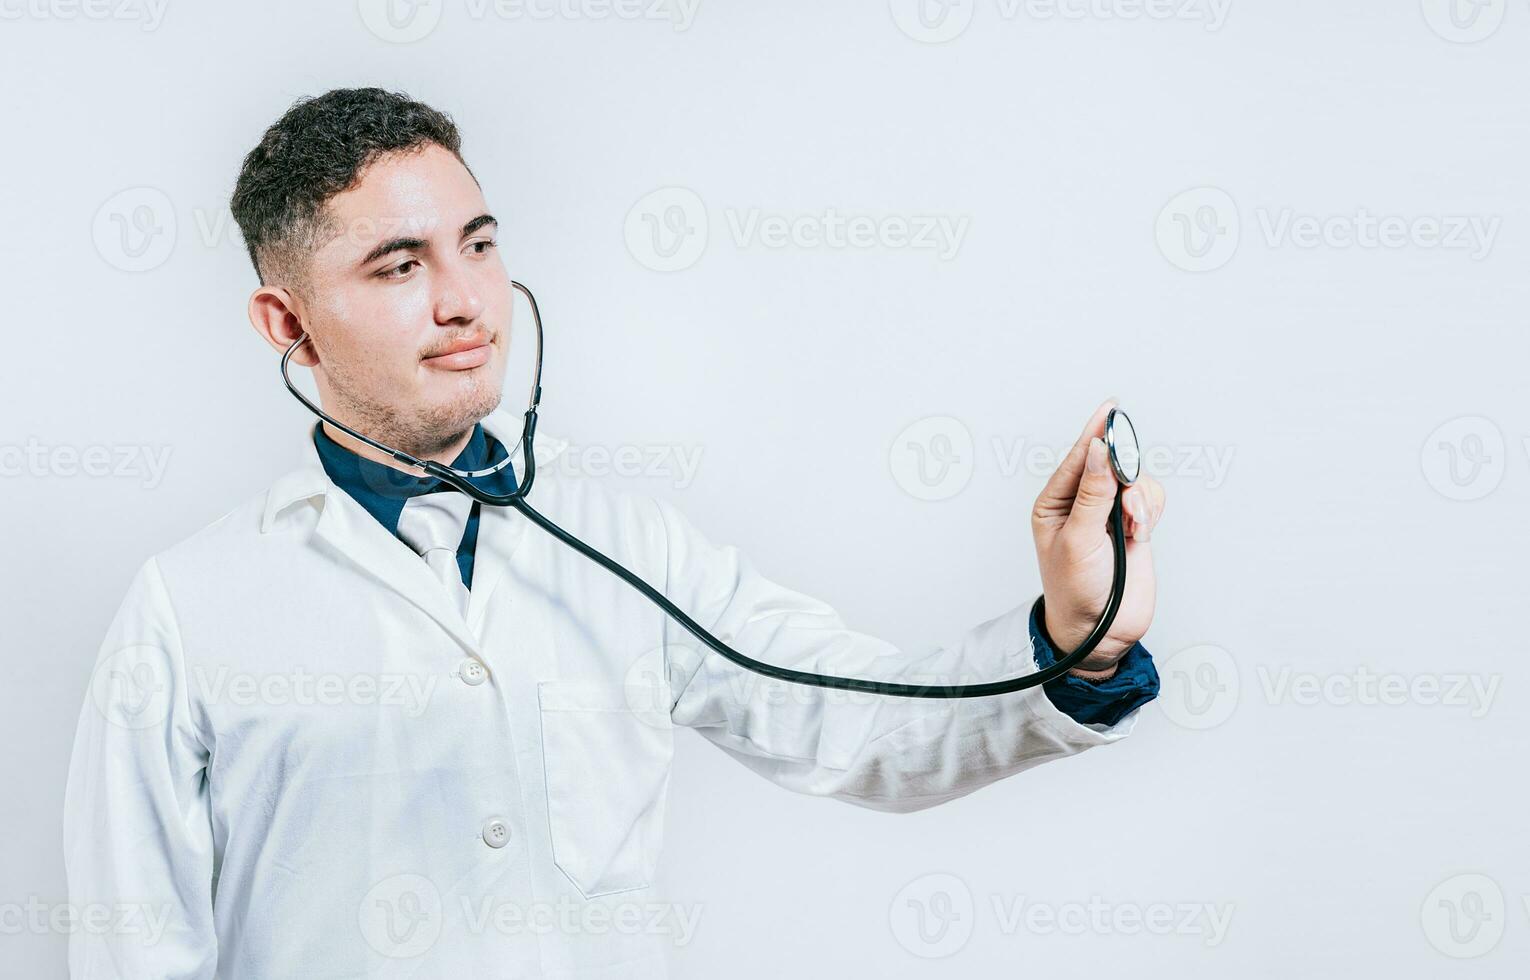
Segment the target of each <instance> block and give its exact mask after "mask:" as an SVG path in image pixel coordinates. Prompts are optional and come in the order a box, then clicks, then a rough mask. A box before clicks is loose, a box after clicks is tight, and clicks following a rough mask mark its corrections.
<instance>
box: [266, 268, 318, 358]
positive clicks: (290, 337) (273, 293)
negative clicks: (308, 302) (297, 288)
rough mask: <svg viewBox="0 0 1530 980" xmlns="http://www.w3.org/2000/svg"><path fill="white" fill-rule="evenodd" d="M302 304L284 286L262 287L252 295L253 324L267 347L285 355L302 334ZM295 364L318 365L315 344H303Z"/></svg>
mask: <svg viewBox="0 0 1530 980" xmlns="http://www.w3.org/2000/svg"><path fill="white" fill-rule="evenodd" d="M303 320H304V315H303V303H302V300H300V299H298V297H297V296H296V295H294V294H293V292H292V291H291V290H289V289H286V288H285V287H282V286H261V287H260V288H259V289H257V290H255V292H253V293H251V294H250V324H251V325H252V326H253V327H254V328H255V332H256V333H258V334H260V335H261V336H262V337H264V338H265V340H266V343H268V344H270V345H271V346H272V347H275V348H276V349H277V350H278V351H281V352H283V353H285V352H286V350H287V348H288V347H291V346H292V342H293V341H294V340H297V339H298V335H299V334H301V333H302V332H303ZM292 363H294V364H298V365H301V366H302V367H310V368H311V367H313V366H314V365H315V364H318V363H319V359H318V357H317V356H316V355H315V354H314V349H313V344H311V343H308V344H304V345H303V346H302V347H299V348H298V349H297V350H295V351H293V352H292Z"/></svg>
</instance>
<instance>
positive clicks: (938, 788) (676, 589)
mask: <svg viewBox="0 0 1530 980" xmlns="http://www.w3.org/2000/svg"><path fill="white" fill-rule="evenodd" d="M656 503H657V504H658V506H659V510H660V514H661V519H662V521H663V526H664V533H665V536H666V541H667V551H666V557H665V561H666V568H665V576H666V581H665V591H666V593H667V594H668V595H669V597H670V598H671V600H672V601H674V602H675V603H676V605H678V606H679V607H680V608H681V609H682V610H685V611H686V612H687V613H688V614H689V615H690V616H691V617H692V618H693V619H695V620H696V622H697V623H699V624H700V625H701V626H703V627H706V628H707V629H708V630H710V631H711V632H712V633H713V634H714V635H716V636H717V637H718V638H719V639H721V640H722V641H723V642H724V643H727V644H728V645H730V646H731V647H733V648H734V649H735V650H737V651H739V652H740V653H743V654H745V655H747V656H751V657H753V658H755V659H757V660H762V661H765V662H767V663H772V664H777V665H780V666H787V667H792V668H794V669H797V670H803V671H809V672H813V673H820V674H833V675H838V676H844V677H862V678H870V679H875V680H883V681H896V682H902V683H916V684H931V685H935V684H939V685H947V684H971V683H981V682H986V681H993V680H1000V679H1006V678H1011V677H1017V676H1020V675H1023V674H1029V673H1033V672H1035V671H1036V670H1037V669H1038V668H1037V665H1036V661H1035V659H1034V656H1033V650H1032V645H1031V635H1030V630H1029V616H1030V605H1031V603H1030V602H1029V601H1026V602H1024V603H1021V604H1020V605H1017V606H1015V607H1014V608H1013V609H1011V610H1009V611H1007V612H1005V613H1003V614H1002V615H999V616H998V617H996V618H994V619H991V620H988V621H987V622H984V623H981V624H979V625H977V626H975V627H972V628H971V629H968V630H966V631H965V632H962V633H960V634H959V635H958V636H956V637H955V638H954V639H953V640H952V641H951V642H949V643H947V644H945V645H943V646H940V647H939V648H938V649H935V650H934V651H931V652H928V653H924V654H920V655H913V654H907V653H904V652H901V651H900V650H899V649H898V648H897V647H895V646H893V645H892V644H891V643H888V642H885V641H883V640H880V639H877V638H875V637H872V636H868V635H866V634H864V633H858V632H855V631H853V630H850V629H848V628H847V627H846V625H845V623H844V622H843V621H842V620H841V618H840V616H839V615H838V614H837V613H836V612H835V610H834V609H832V608H831V607H830V606H828V605H826V604H825V603H823V602H820V601H818V600H816V599H813V598H810V597H808V596H806V595H803V594H801V593H798V592H794V591H792V590H790V589H787V588H784V587H782V586H780V585H777V584H775V583H774V582H771V581H769V580H768V579H766V578H764V577H763V576H762V575H761V574H760V573H759V572H758V571H757V570H756V569H755V568H754V566H753V565H752V564H751V563H750V561H749V560H748V559H747V558H746V557H745V556H744V555H742V554H741V553H740V552H739V551H738V549H737V548H735V547H732V546H725V547H719V546H716V545H714V544H712V543H711V542H710V541H709V540H708V539H707V538H706V537H705V536H703V535H702V534H701V533H700V532H699V531H698V530H697V529H696V528H695V527H694V526H692V525H691V524H690V522H689V521H688V520H687V519H686V518H685V517H684V516H683V515H682V514H680V513H679V511H678V510H676V509H675V508H674V507H673V506H671V505H669V504H668V503H666V502H664V501H656ZM888 584H889V586H890V587H896V586H897V583H896V581H895V580H894V579H893V578H891V577H889V579H888ZM664 643H665V652H666V664H667V671H668V677H669V683H670V696H671V698H672V701H671V704H672V707H671V710H670V716H671V719H672V720H673V722H674V723H675V724H678V725H685V726H688V727H691V728H694V729H696V730H697V731H699V732H700V733H701V734H702V735H703V736H705V737H706V738H707V739H709V740H710V741H712V742H713V743H714V744H716V745H718V746H719V747H721V748H722V749H723V750H724V751H725V752H727V753H728V754H730V755H732V756H733V757H734V758H736V759H738V760H739V761H740V762H742V763H743V764H744V765H746V766H748V767H749V768H751V769H753V770H755V771H756V772H758V773H760V774H761V775H763V776H765V777H766V778H768V779H770V780H772V781H773V782H775V783H777V784H779V785H781V786H784V787H786V788H787V789H790V790H793V791H795V792H799V793H806V794H811V795H817V796H827V797H832V798H836V799H840V800H843V801H846V802H849V803H853V804H856V805H858V806H863V807H868V808H871V809H875V810H885V811H892V812H909V811H914V810H922V809H926V808H928V807H932V806H935V805H937V804H940V803H943V802H946V801H948V800H952V799H956V798H957V797H960V796H965V795H966V794H968V793H971V792H973V791H974V790H976V789H978V788H980V787H982V786H985V785H987V784H988V783H991V782H993V781H995V780H998V779H1001V778H1003V777H1005V776H1008V775H1011V774H1013V773H1017V772H1021V771H1023V770H1026V769H1029V768H1031V767H1033V766H1036V765H1039V764H1041V763H1043V762H1048V761H1051V760H1053V759H1060V758H1063V757H1065V756H1069V755H1074V754H1076V753H1079V752H1082V751H1084V750H1085V749H1089V748H1092V747H1094V746H1097V745H1104V744H1107V743H1110V742H1114V741H1117V740H1119V739H1121V738H1123V737H1125V736H1126V735H1127V734H1129V733H1130V732H1131V730H1132V729H1133V728H1134V727H1135V725H1136V719H1137V714H1136V712H1133V713H1131V714H1129V715H1128V716H1126V717H1125V718H1123V719H1121V720H1120V721H1119V722H1117V723H1116V724H1114V725H1103V724H1083V723H1080V722H1077V721H1074V720H1073V719H1072V718H1070V717H1068V716H1067V715H1066V714H1064V713H1063V712H1062V711H1060V710H1058V709H1057V707H1056V706H1055V705H1053V704H1052V702H1051V701H1050V700H1049V699H1048V698H1047V696H1046V694H1045V693H1044V692H1043V691H1042V690H1041V688H1039V687H1032V688H1028V689H1026V690H1023V691H1016V692H1014V693H1011V694H1004V695H999V696H995V697H984V698H961V699H929V698H894V697H884V696H881V695H872V694H865V693H859V692H847V691H842V690H833V689H826V688H820V687H813V686H805V685H800V684H793V683H789V682H785V681H778V680H773V679H770V678H767V677H764V676H762V675H759V674H756V673H754V672H752V671H749V670H746V669H745V668H741V667H739V666H737V665H735V664H733V663H732V662H731V661H729V660H728V659H727V658H725V657H723V656H722V655H721V654H719V653H717V652H716V651H714V650H711V649H710V648H709V647H706V646H705V645H704V644H702V643H701V641H699V640H697V639H695V638H694V637H693V636H692V635H691V634H690V633H689V632H688V631H687V630H686V629H685V628H684V627H683V626H681V625H680V624H679V623H676V622H674V621H673V620H671V619H669V618H668V617H666V625H665V637H664Z"/></svg>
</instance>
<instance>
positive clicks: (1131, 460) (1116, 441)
mask: <svg viewBox="0 0 1530 980" xmlns="http://www.w3.org/2000/svg"><path fill="white" fill-rule="evenodd" d="M1105 448H1106V449H1107V450H1109V455H1110V468H1111V469H1112V470H1114V471H1115V473H1116V479H1117V480H1120V481H1121V483H1122V484H1123V485H1124V486H1128V487H1129V486H1131V485H1132V484H1133V483H1136V482H1137V477H1138V476H1139V475H1141V473H1142V452H1141V450H1140V449H1139V448H1138V447H1137V429H1136V427H1135V426H1133V425H1132V420H1131V419H1130V418H1128V417H1127V415H1126V413H1125V412H1123V411H1121V410H1120V409H1119V408H1112V409H1111V410H1110V414H1109V415H1107V416H1105Z"/></svg>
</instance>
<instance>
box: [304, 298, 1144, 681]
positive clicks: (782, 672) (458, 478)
mask: <svg viewBox="0 0 1530 980" xmlns="http://www.w3.org/2000/svg"><path fill="white" fill-rule="evenodd" d="M510 285H511V286H513V287H514V288H516V289H518V290H520V291H521V293H523V294H524V295H525V296H526V299H527V300H528V301H529V302H530V304H531V319H532V322H533V323H534V324H535V325H536V332H537V360H536V373H535V375H534V376H533V378H532V385H531V400H530V403H529V404H528V405H527V408H526V421H525V423H524V425H523V426H522V428H521V438H520V440H519V442H518V443H517V445H518V446H519V448H520V452H521V465H522V476H521V478H520V480H519V481H518V482H517V486H516V488H515V490H514V491H513V492H511V493H491V492H489V491H487V490H484V489H483V488H481V487H479V486H476V485H474V484H473V482H472V481H473V480H475V479H482V478H484V477H487V476H492V475H494V474H495V473H498V472H500V471H501V470H503V469H504V468H505V467H506V466H508V465H510V463H511V461H512V460H513V458H514V455H515V449H513V448H512V449H511V450H510V451H509V453H507V454H506V456H505V458H504V459H503V460H501V461H500V462H499V463H496V464H495V465H493V466H491V467H488V468H486V469H480V470H459V469H456V468H455V467H452V466H446V465H444V464H442V463H438V462H436V461H435V460H431V459H423V460H422V459H416V458H415V457H413V456H411V455H409V454H408V453H406V452H404V451H403V450H401V449H394V448H393V447H391V446H385V445H383V444H382V443H380V442H378V441H377V440H376V439H373V438H371V437H370V436H368V435H366V434H365V433H362V432H357V431H356V430H355V429H353V428H351V427H350V426H348V425H346V424H345V423H344V422H341V421H339V420H338V419H335V418H332V417H330V416H329V415H327V414H325V412H324V410H323V409H321V408H319V406H317V405H315V404H314V403H313V402H312V401H310V400H309V399H308V398H307V397H306V396H305V395H304V394H303V393H302V392H301V391H298V390H297V388H296V387H295V386H294V385H293V384H292V378H291V376H290V375H289V374H288V371H287V362H288V361H290V360H291V359H292V352H293V351H295V350H297V349H298V348H299V347H301V346H302V345H303V344H304V343H307V342H308V340H309V338H308V335H307V334H306V333H304V334H301V335H299V337H298V339H297V340H294V341H293V342H292V345H291V346H290V347H288V348H287V350H286V352H285V353H284V354H282V365H281V369H282V381H283V382H285V383H286V385H287V390H288V391H290V392H292V394H293V395H294V396H295V397H296V398H297V400H298V401H300V402H302V403H303V404H304V405H305V406H306V407H307V408H308V410H309V411H311V412H313V413H314V414H315V415H317V416H318V417H319V418H321V419H323V420H324V421H325V422H328V423H329V424H330V425H332V426H334V427H335V428H337V429H339V430H341V431H342V432H345V433H347V434H349V435H351V436H353V437H354V438H356V439H359V440H361V441H362V442H364V443H366V444H367V445H369V446H371V447H372V448H373V449H376V450H378V451H379V452H383V453H386V454H387V455H389V456H391V457H392V458H393V459H395V460H397V461H398V462H400V463H403V464H404V465H405V466H409V467H412V468H415V469H419V470H423V471H425V472H426V473H428V474H430V475H431V476H433V477H436V478H437V479H439V480H441V481H442V482H443V483H446V484H447V485H448V486H451V487H453V488H455V489H457V490H460V491H461V492H463V493H465V494H467V495H468V496H469V497H471V498H473V499H474V500H477V501H479V502H480V503H484V504H488V505H489V506H491V507H513V508H515V509H516V510H518V511H520V512H521V513H522V514H525V515H526V517H527V518H529V519H530V520H531V522H532V523H534V524H537V525H539V526H540V527H541V528H542V529H543V530H545V531H546V532H547V533H549V534H551V535H552V536H553V537H555V538H557V539H558V540H559V541H562V542H563V543H564V544H566V545H568V546H569V547H570V548H573V549H574V550H575V551H577V552H579V553H580V554H582V555H584V556H585V557H586V558H589V559H590V560H591V561H593V562H595V563H596V564H598V565H601V566H602V567H604V568H606V569H607V570H609V571H610V572H612V573H613V574H615V575H617V576H619V577H620V578H621V579H622V580H623V581H625V582H626V583H627V584H628V585H630V586H632V587H633V588H634V589H636V590H638V591H639V592H641V593H642V594H643V595H644V596H645V597H647V598H648V600H649V601H650V602H652V603H653V604H654V605H656V606H658V607H659V608H660V609H662V610H664V612H665V613H666V614H668V615H669V616H670V617H671V618H673V619H674V620H675V621H676V622H678V623H679V624H680V625H681V626H684V627H685V628H686V630H688V631H689V632H690V633H691V635H692V636H694V637H696V638H697V639H698V640H700V641H701V642H703V643H705V644H706V645H707V646H709V647H711V648H712V649H713V650H716V651H717V652H718V653H719V654H721V655H722V656H724V657H726V658H727V659H728V660H730V661H732V662H733V663H735V664H737V665H738V666H740V667H743V668H745V669H746V670H751V671H754V672H755V673H757V674H763V675H764V676H766V677H774V678H777V679H779V680H784V681H791V682H793V683H795V684H810V685H813V686H815V687H830V688H840V689H843V690H850V691H864V692H869V693H872V694H883V695H887V696H889V697H901V698H980V697H988V696H990V695H995V694H1009V693H1011V692H1013V691H1021V690H1024V689H1026V688H1028V687H1035V686H1036V685H1038V684H1045V683H1046V682H1047V681H1050V680H1053V679H1054V678H1057V677H1061V676H1062V675H1063V674H1065V673H1067V672H1068V671H1069V670H1071V669H1072V668H1073V667H1075V666H1076V665H1077V664H1078V663H1079V662H1080V661H1082V660H1083V659H1084V658H1085V657H1087V656H1088V655H1089V654H1090V652H1091V651H1093V650H1094V648H1095V647H1096V646H1098V645H1099V643H1100V641H1101V640H1103V639H1104V638H1105V634H1106V632H1107V631H1109V629H1110V624H1111V623H1112V622H1114V621H1115V618H1116V613H1117V612H1118V611H1119V610H1120V608H1121V597H1122V595H1123V594H1125V592H1126V531H1125V528H1124V527H1123V519H1122V507H1121V496H1122V494H1124V493H1125V492H1126V488H1127V487H1129V486H1131V485H1132V484H1133V483H1135V482H1136V480H1137V476H1138V473H1139V471H1140V468H1141V453H1140V452H1139V450H1138V443H1137V432H1136V429H1135V428H1134V427H1133V426H1132V422H1131V419H1129V418H1127V416H1126V413H1125V412H1122V411H1121V410H1120V409H1119V408H1113V409H1111V411H1110V414H1109V415H1108V416H1107V417H1106V419H1105V446H1106V449H1107V450H1108V451H1109V452H1108V456H1109V458H1110V467H1111V470H1112V471H1113V472H1114V474H1115V477H1116V482H1117V484H1118V485H1117V487H1116V499H1115V504H1114V505H1113V506H1112V507H1111V510H1110V532H1111V539H1112V548H1113V551H1114V553H1115V574H1114V576H1113V578H1112V580H1111V585H1110V598H1109V599H1108V600H1107V601H1106V603H1105V610H1104V612H1102V613H1101V614H1100V621H1099V622H1098V623H1097V624H1096V625H1095V627H1094V629H1093V631H1091V632H1090V633H1089V635H1088V636H1087V637H1085V638H1084V641H1083V642H1082V643H1081V644H1079V646H1078V649H1076V650H1074V651H1073V652H1072V653H1070V654H1068V655H1067V656H1065V657H1062V658H1061V659H1059V660H1058V661H1057V662H1056V663H1054V664H1052V665H1051V666H1050V667H1046V668H1043V669H1042V670H1038V671H1036V672H1034V673H1031V674H1025V675H1023V676H1021V677H1013V678H1010V679H1008V680H1002V681H990V682H988V683H984V684H955V685H944V686H942V685H935V684H901V683H891V682H886V681H873V680H865V679H862V678H856V677H835V676H833V675H832V674H813V673H807V672H804V671H800V670H792V669H790V668H787V667H778V666H776V665H774V664H767V663H764V662H762V661H759V660H755V659H754V658H753V657H748V656H745V655H744V654H742V653H739V652H738V651H737V650H735V649H733V648H732V647H730V646H728V645H727V644H726V643H724V642H723V641H721V640H719V639H718V638H717V637H715V636H713V635H712V634H711V633H709V632H708V631H707V630H706V629H705V628H704V627H702V626H701V624H699V623H697V622H696V621H695V620H693V619H691V617H689V616H687V615H686V614H685V613H684V612H683V611H682V610H680V609H679V608H678V607H676V606H675V604H674V603H672V602H670V601H669V599H667V598H666V597H665V596H664V594H663V593H662V592H659V591H658V590H657V589H655V588H653V587H652V586H650V585H649V584H648V583H647V582H644V581H643V580H642V579H640V578H638V577H637V576H636V575H635V574H633V573H632V572H631V571H628V570H627V569H626V568H625V567H623V566H622V565H621V564H620V563H618V562H616V561H614V560H613V559H611V558H609V557H607V556H606V555H604V554H602V553H601V552H599V551H597V550H596V549H594V548H592V547H590V546H589V545H587V544H585V543H584V542H583V541H581V540H579V539H578V538H576V537H574V536H573V535H572V534H570V533H568V532H567V531H565V530H563V528H561V527H559V526H558V525H556V524H554V523H553V522H552V521H550V520H548V519H547V518H546V517H544V516H543V515H542V514H540V513H538V512H537V511H536V510H535V509H534V508H533V507H532V506H531V504H529V503H528V502H527V501H526V498H527V496H528V495H529V494H530V493H531V486H532V482H533V481H534V480H535V479H536V454H535V452H534V451H533V441H534V440H535V438H536V432H537V405H538V403H540V402H541V400H542V314H541V312H540V311H539V310H538V309H537V300H536V297H535V296H533V295H531V290H529V289H527V288H526V287H525V286H523V285H521V284H520V283H518V282H513V281H512V282H511V283H510Z"/></svg>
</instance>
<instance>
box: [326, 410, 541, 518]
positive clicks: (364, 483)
mask: <svg viewBox="0 0 1530 980" xmlns="http://www.w3.org/2000/svg"><path fill="white" fill-rule="evenodd" d="M313 441H314V446H315V448H316V449H317V450H318V452H319V462H320V463H321V464H322V465H323V467H324V471H325V473H327V474H328V475H329V479H330V482H331V483H333V484H335V486H337V487H339V488H340V489H342V490H344V491H345V492H346V493H348V494H350V495H351V497H352V498H353V499H354V500H355V501H356V502H357V503H358V504H360V505H361V506H362V507H363V508H364V509H365V510H366V511H367V512H368V513H369V514H371V515H372V516H373V517H375V518H377V521H378V523H379V524H381V525H382V526H383V527H385V528H387V529H388V533H390V534H396V533H397V532H398V526H399V519H400V517H401V516H402V514H403V511H404V505H405V504H407V503H408V502H409V500H410V499H411V498H413V497H418V496H421V495H423V494H429V493H439V492H450V491H451V490H452V489H453V488H452V487H451V486H450V485H449V484H447V483H444V482H443V481H441V480H440V479H438V478H437V477H433V476H417V475H415V474H413V473H411V472H408V471H406V470H400V469H397V468H395V467H392V466H388V465H387V464H385V463H379V462H377V461H376V460H372V459H368V458H366V457H365V456H362V455H360V454H358V453H356V452H354V451H353V450H350V449H347V448H346V447H345V446H342V445H340V443H338V442H336V441H335V440H334V439H332V438H330V435H329V433H327V432H325V431H324V426H322V425H318V424H315V425H314V427H313ZM491 454H492V455H491ZM506 455H507V453H506V451H505V448H504V447H503V446H501V445H500V444H499V443H498V442H497V441H496V440H495V439H494V437H493V436H489V435H487V434H485V432H484V429H483V426H482V425H480V424H477V423H475V424H474V425H473V431H472V434H471V435H470V436H469V437H468V441H467V445H466V446H464V447H463V448H462V451H461V452H460V453H458V454H457V457H456V458H455V459H453V460H452V462H451V465H452V466H454V467H456V468H457V469H461V470H479V469H485V468H487V467H488V466H489V465H491V464H492V463H497V462H499V461H500V460H502V459H504V458H505V456H506ZM486 479H493V480H494V482H493V484H488V485H487V486H488V487H489V489H491V490H493V491H495V492H508V491H513V490H514V489H515V472H514V471H513V470H511V471H510V472H508V473H506V472H504V471H501V472H500V473H496V474H494V477H493V478H486Z"/></svg>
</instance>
